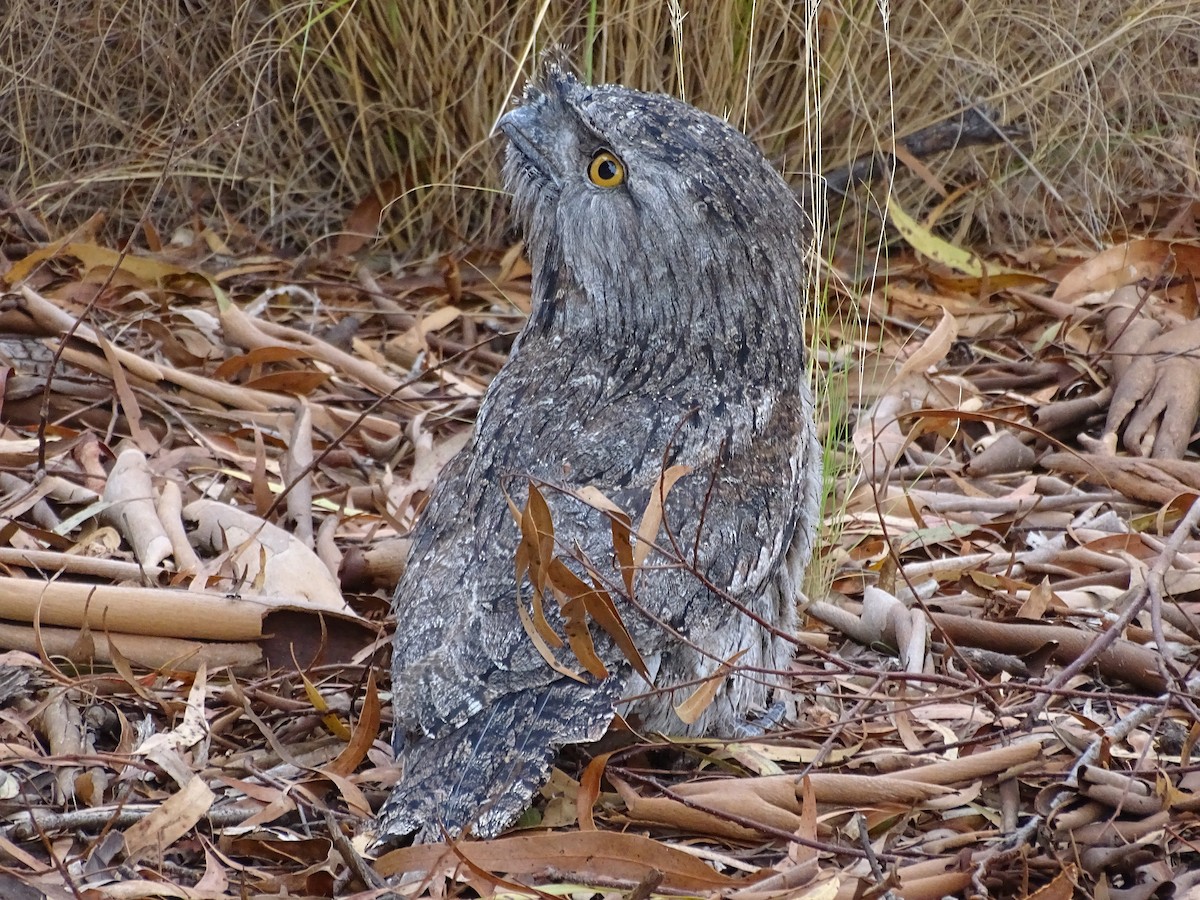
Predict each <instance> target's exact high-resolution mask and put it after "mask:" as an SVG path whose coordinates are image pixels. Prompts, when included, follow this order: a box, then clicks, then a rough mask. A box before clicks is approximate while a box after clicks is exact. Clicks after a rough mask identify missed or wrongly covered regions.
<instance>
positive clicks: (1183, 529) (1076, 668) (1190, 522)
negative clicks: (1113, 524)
mask: <svg viewBox="0 0 1200 900" xmlns="http://www.w3.org/2000/svg"><path fill="white" fill-rule="evenodd" d="M1198 522H1200V501H1197V502H1194V503H1192V505H1191V507H1190V508H1189V509H1188V511H1187V515H1185V516H1184V517H1183V518H1182V519H1180V520H1179V524H1178V525H1176V526H1175V531H1174V532H1173V533H1172V534H1171V539H1170V540H1169V541H1167V543H1166V546H1164V547H1163V552H1162V553H1161V554H1159V557H1158V560H1157V561H1156V562H1155V563H1154V565H1153V566H1152V567H1151V569H1150V571H1149V572H1148V573H1147V576H1146V581H1145V582H1144V583H1143V584H1142V586H1141V587H1140V588H1138V589H1137V591H1136V592H1135V594H1134V595H1133V596H1132V597H1130V600H1129V603H1128V605H1126V607H1125V611H1124V612H1122V613H1121V615H1120V616H1118V617H1117V619H1116V621H1115V622H1113V623H1112V625H1110V626H1109V627H1108V628H1107V629H1106V630H1104V631H1102V632H1100V634H1099V636H1097V638H1096V640H1094V641H1093V642H1092V643H1091V644H1090V645H1088V648H1087V649H1086V650H1085V651H1084V652H1083V653H1081V654H1080V655H1079V657H1078V658H1077V659H1076V660H1075V661H1074V662H1073V663H1071V664H1070V665H1069V666H1067V667H1066V668H1065V669H1063V670H1062V671H1061V672H1059V673H1058V676H1057V677H1056V678H1055V679H1054V680H1053V681H1051V682H1050V683H1049V684H1048V685H1046V687H1045V688H1044V690H1043V691H1042V693H1041V696H1039V697H1038V699H1036V700H1034V701H1033V703H1032V704H1030V707H1029V713H1030V715H1031V716H1034V717H1036V716H1037V715H1038V714H1039V713H1041V711H1042V710H1043V709H1045V708H1046V704H1047V703H1049V702H1050V698H1051V697H1052V696H1054V695H1055V694H1056V693H1058V692H1059V691H1061V690H1062V689H1063V688H1064V687H1066V685H1067V682H1069V681H1070V680H1071V679H1072V678H1074V677H1075V676H1076V675H1078V674H1079V673H1080V672H1082V671H1083V670H1084V669H1086V668H1087V667H1088V666H1090V665H1092V663H1094V662H1095V661H1096V659H1097V657H1099V656H1100V654H1101V653H1103V652H1104V651H1105V650H1107V649H1108V648H1109V647H1111V646H1112V644H1113V642H1114V641H1116V639H1117V638H1118V637H1120V636H1121V635H1122V634H1123V633H1124V632H1125V629H1126V628H1127V627H1128V626H1129V623H1130V622H1132V621H1133V620H1134V618H1135V617H1136V616H1137V614H1138V613H1140V612H1141V611H1142V609H1143V608H1144V607H1145V605H1146V602H1147V601H1148V600H1151V599H1153V600H1154V605H1156V606H1159V608H1160V610H1161V604H1162V596H1163V591H1164V583H1165V579H1166V573H1167V570H1168V569H1169V568H1171V564H1172V563H1173V562H1174V559H1175V556H1176V554H1177V553H1178V552H1179V548H1180V547H1182V546H1183V543H1184V541H1186V540H1187V539H1188V536H1189V535H1190V534H1191V533H1192V529H1193V528H1195V527H1196V524H1197V523H1198ZM1160 630H1161V623H1160ZM1156 640H1157V637H1156ZM1158 650H1159V653H1160V654H1162V653H1165V652H1166V649H1165V648H1164V647H1163V646H1161V645H1160V646H1159V648H1158Z"/></svg>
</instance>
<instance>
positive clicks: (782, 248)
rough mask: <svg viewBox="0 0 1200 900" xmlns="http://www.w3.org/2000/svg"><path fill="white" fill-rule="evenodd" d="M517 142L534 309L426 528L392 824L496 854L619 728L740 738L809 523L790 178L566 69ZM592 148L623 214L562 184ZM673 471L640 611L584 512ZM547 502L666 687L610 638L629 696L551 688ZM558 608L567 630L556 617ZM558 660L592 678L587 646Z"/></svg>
mask: <svg viewBox="0 0 1200 900" xmlns="http://www.w3.org/2000/svg"><path fill="white" fill-rule="evenodd" d="M632 113H636V114H637V115H636V116H635V115H632ZM502 128H503V129H504V131H505V133H506V134H507V135H508V136H509V139H510V143H511V149H510V153H509V158H508V163H507V165H506V176H507V178H508V181H509V184H510V186H511V187H512V188H513V191H514V202H515V208H516V211H517V214H518V216H519V217H520V218H521V219H522V220H523V222H524V224H525V227H526V234H527V240H528V251H529V255H530V258H531V261H532V263H533V266H534V274H533V296H534V298H535V301H534V304H535V305H534V309H533V312H532V314H531V316H530V319H529V322H528V323H527V325H526V327H525V329H524V330H523V331H522V333H521V335H520V337H519V338H518V340H517V343H516V345H515V346H514V348H513V351H512V355H511V357H510V358H509V360H508V362H507V363H506V364H505V365H504V367H503V368H502V369H501V371H500V373H499V374H498V375H497V376H496V378H495V380H494V381H493V383H492V385H491V386H490V388H489V389H488V392H487V395H486V397H485V399H484V402H483V404H482V406H481V409H480V413H479V418H478V421H477V423H476V427H475V432H474V436H473V438H472V440H471V442H470V443H469V444H468V445H467V447H466V448H464V450H463V451H462V452H461V453H460V454H459V456H458V457H456V458H455V459H454V460H453V461H452V462H451V464H450V465H449V466H448V467H447V469H446V470H445V472H444V473H443V475H442V477H441V479H440V481H439V483H438V485H437V487H436V489H435V491H434V493H433V496H432V498H431V499H430V502H429V504H428V505H427V507H426V509H425V511H424V513H423V514H422V518H421V521H420V524H419V526H418V529H417V531H416V534H415V536H414V542H413V546H412V549H411V552H410V555H409V564H408V569H407V571H406V572H405V574H404V577H403V579H402V580H401V582H400V584H399V586H398V587H397V590H396V597H395V603H394V608H395V614H396V619H397V630H396V639H395V651H394V660H393V673H392V674H393V703H394V710H395V722H396V726H395V728H396V731H395V744H396V749H397V753H398V756H399V759H400V761H401V764H402V765H403V766H404V769H405V773H404V777H403V780H402V782H401V783H400V785H399V786H398V787H397V789H396V792H395V793H394V794H393V796H392V797H391V798H390V799H389V801H388V803H387V804H386V805H385V808H384V810H383V811H382V812H381V816H380V831H381V833H382V834H384V835H402V834H406V833H412V832H414V831H415V832H418V839H431V838H436V837H438V836H439V834H440V829H441V828H442V827H445V828H446V829H447V830H448V831H449V832H450V833H457V832H458V831H459V830H461V829H463V828H465V827H467V826H470V827H471V828H472V830H473V831H474V833H475V834H476V835H479V836H488V835H491V834H494V833H497V832H498V831H499V830H502V829H503V828H504V827H505V826H506V825H507V824H509V823H510V822H511V821H512V819H513V818H515V817H516V816H517V815H519V814H520V812H521V811H522V810H523V809H524V808H525V806H527V805H528V802H529V798H530V797H531V796H532V793H533V792H534V791H535V790H536V789H537V787H538V786H539V785H540V784H541V782H542V781H543V780H544V779H545V777H546V775H547V773H548V771H549V767H550V765H551V763H552V761H553V758H554V755H555V753H556V751H557V749H558V748H559V747H561V746H563V745H564V744H568V743H575V742H583V741H591V740H595V739H597V738H598V737H599V736H600V735H601V734H603V732H604V730H605V728H606V727H607V726H608V724H609V722H610V721H611V720H612V718H613V715H614V712H616V711H619V712H621V714H622V715H623V716H625V717H626V718H627V719H628V720H629V721H630V722H631V723H633V724H634V725H635V726H638V727H641V728H643V729H646V730H656V731H663V732H667V733H672V734H713V735H720V734H722V733H728V732H730V731H731V730H732V729H733V728H734V727H735V725H736V724H737V723H739V722H740V721H742V720H743V719H744V717H745V716H746V715H747V713H749V712H750V711H751V710H752V709H754V708H755V707H760V706H762V705H763V704H764V703H765V701H766V699H767V696H768V693H769V691H770V688H771V685H773V684H777V683H779V682H780V680H781V676H782V674H783V673H786V670H787V667H788V660H789V658H790V655H791V644H790V642H789V641H788V640H787V639H786V638H785V637H783V636H782V635H784V634H786V633H788V632H789V631H791V630H792V629H793V628H794V626H795V608H794V602H795V597H796V592H797V590H798V587H799V580H800V578H801V577H802V573H803V569H804V566H805V564H806V563H807V561H808V558H809V555H810V553H811V549H812V542H813V532H814V528H815V525H816V518H817V515H818V511H817V504H818V493H817V492H818V490H819V487H820V471H821V470H820V456H819V447H818V446H817V444H816V441H815V437H814V429H813V411H812V400H811V397H810V394H809V391H808V388H807V375H806V370H805V362H804V353H803V346H804V339H803V328H802V322H801V316H800V302H801V285H802V272H801V256H800V252H799V249H798V247H797V242H798V241H799V240H800V239H801V238H802V235H803V232H804V229H803V227H802V216H801V212H800V210H799V208H798V207H797V205H796V203H795V201H794V199H793V198H792V194H791V192H790V190H789V189H788V188H787V186H786V185H785V184H784V183H783V181H782V180H781V179H780V178H779V176H778V175H777V174H776V173H775V172H774V171H773V170H772V169H771V168H770V167H769V166H768V165H767V163H766V162H765V161H764V160H763V159H762V157H761V155H759V154H758V152H757V151H756V150H754V149H753V147H752V145H750V144H749V142H748V141H746V140H745V138H743V137H742V136H740V135H738V134H737V133H736V132H734V131H732V129H730V128H729V127H728V126H726V125H725V124H724V123H722V122H720V121H719V120H717V119H715V118H713V117H711V116H708V115H706V114H704V113H701V112H699V111H697V110H695V109H693V108H691V107H688V106H686V105H684V104H681V103H679V102H677V101H674V100H671V99H670V98H666V97H661V96H658V95H650V94H642V93H639V92H636V91H631V90H628V89H625V88H621V87H612V86H608V87H601V88H588V87H585V86H583V85H581V84H579V83H578V82H576V81H575V80H574V79H573V78H571V77H570V76H568V75H565V74H564V73H562V72H561V71H559V70H557V69H554V68H551V69H549V70H547V72H546V73H545V74H544V75H543V77H542V80H541V82H540V83H539V84H538V85H536V86H534V87H531V89H530V90H529V92H527V96H526V100H525V103H524V104H523V105H522V106H521V107H519V108H518V109H517V110H515V111H514V112H513V113H510V114H509V115H508V116H507V117H506V120H505V121H504V122H503V123H502ZM596 146H603V147H606V148H609V149H610V150H612V152H614V153H616V154H619V156H620V158H621V160H622V161H623V163H624V166H625V168H626V170H627V173H628V174H627V181H626V184H625V186H626V188H627V189H626V190H625V192H624V193H621V194H618V193H617V192H615V191H612V190H609V191H596V190H594V189H590V186H588V185H578V184H574V183H573V182H572V179H573V178H574V176H575V174H576V161H578V163H579V166H578V168H580V169H581V168H582V167H583V166H584V165H586V162H587V159H588V156H589V154H592V153H594V152H595V148H596ZM678 465H684V466H688V467H690V469H691V471H690V473H689V474H687V475H685V476H683V477H682V478H681V479H680V480H679V481H678V482H676V483H675V485H674V486H673V487H672V488H671V489H670V491H669V492H668V494H667V499H666V505H665V515H664V523H665V525H664V528H662V529H660V532H659V535H658V539H657V543H658V545H659V547H661V548H662V549H663V550H664V551H666V552H652V553H651V555H650V556H649V558H648V559H647V560H646V563H645V565H644V566H643V567H642V569H641V570H640V571H639V572H638V575H637V579H636V583H635V592H634V597H633V598H632V599H630V598H627V597H624V596H622V590H621V587H620V586H621V585H622V579H621V577H620V572H619V570H618V568H617V565H616V561H615V556H614V552H613V543H612V542H613V538H612V535H611V532H610V529H609V524H608V520H607V518H606V517H605V516H604V514H603V513H601V512H600V511H598V510H597V509H595V508H594V507H592V506H589V505H588V504H586V503H584V502H582V501H581V500H579V499H578V498H577V496H575V493H576V492H577V491H578V490H579V489H581V488H585V487H591V488H595V489H598V490H599V491H600V492H601V493H602V494H603V495H604V496H605V497H606V498H607V499H608V500H609V501H611V502H613V503H615V504H616V505H617V506H619V507H620V508H622V509H623V510H625V511H626V512H627V513H629V514H630V515H631V516H632V517H633V519H634V520H635V522H636V520H637V519H638V518H639V517H640V515H641V513H642V511H643V510H645V508H646V506H647V504H648V501H649V499H650V494H651V491H652V490H653V489H654V487H655V485H656V484H657V483H658V480H659V477H660V474H661V473H662V471H663V470H664V468H666V467H670V466H678ZM531 480H532V481H533V483H535V484H538V485H539V486H540V488H539V489H540V492H541V494H542V495H543V497H544V498H545V500H546V501H547V504H548V506H549V508H550V511H551V517H552V520H553V523H554V527H555V532H556V545H557V546H556V551H557V553H558V555H559V556H560V558H562V559H564V560H565V561H568V564H569V565H571V566H572V568H574V569H575V570H576V572H577V573H579V574H583V572H584V570H583V568H582V567H581V566H580V565H579V563H578V562H577V561H575V562H572V561H571V560H572V557H574V558H575V559H576V560H578V559H579V558H584V559H587V560H588V561H589V564H590V565H591V566H592V567H593V568H594V569H595V570H596V571H597V572H598V574H599V575H600V576H601V578H602V579H603V580H604V581H605V583H606V584H608V585H609V586H610V588H611V590H610V593H611V594H612V595H613V597H614V599H615V600H616V604H617V608H618V611H619V613H620V616H621V619H622V621H623V623H624V625H625V627H626V628H627V629H628V630H629V632H630V634H631V636H632V638H633V640H634V642H635V643H636V644H637V646H638V649H639V651H640V653H641V654H642V656H643V658H644V659H645V661H646V663H647V665H648V667H649V669H650V671H651V675H652V677H653V684H654V687H655V688H656V689H657V690H654V691H649V692H648V688H647V686H646V684H645V683H644V682H643V681H642V679H641V678H640V677H638V676H635V675H633V674H632V667H631V666H630V664H629V661H628V660H627V658H626V657H625V655H624V654H623V653H622V652H621V651H620V649H619V648H617V647H616V646H615V644H614V642H613V641H612V640H611V639H610V638H609V637H608V636H607V635H606V634H605V633H604V632H603V631H602V630H601V629H600V628H599V627H598V626H596V625H595V624H593V625H592V627H591V633H592V637H593V639H594V641H595V644H596V651H597V654H598V655H599V657H600V658H601V659H602V660H603V661H604V663H605V664H606V666H607V668H608V670H609V671H610V673H611V675H610V677H609V678H608V679H606V680H605V681H603V682H602V683H597V682H596V680H595V679H594V678H590V677H588V676H584V682H585V683H580V681H577V680H574V679H571V678H569V677H567V676H564V675H562V674H560V672H558V671H555V669H554V668H552V667H551V666H550V665H548V664H547V662H546V660H545V659H544V658H543V656H542V654H541V653H540V652H539V650H538V649H537V647H536V646H535V644H534V642H533V640H532V639H531V638H530V636H529V634H528V633H527V632H526V630H525V628H524V626H523V625H522V624H521V621H520V619H519V617H518V614H517V602H518V601H517V585H516V579H515V562H514V560H515V554H516V549H517V546H518V543H519V531H518V528H517V525H516V524H515V522H514V520H513V516H512V513H511V511H510V507H509V499H510V498H511V500H512V501H513V502H515V503H516V505H517V506H518V507H521V506H523V505H524V504H525V501H526V495H527V485H528V484H529V483H530V481H531ZM531 590H532V588H531V587H530V586H529V584H528V582H526V583H525V584H524V585H523V587H522V596H523V597H524V598H525V599H524V601H523V602H524V603H526V605H528V602H529V601H528V598H529V595H530V592H531ZM543 608H544V609H545V610H547V612H548V614H549V616H550V619H551V622H552V624H555V625H556V626H557V627H558V628H559V629H560V631H561V621H559V620H558V618H557V616H556V615H555V610H556V601H555V600H554V599H553V598H552V597H549V596H548V597H547V598H546V599H545V601H544V603H543ZM555 654H556V657H557V659H558V661H559V663H560V664H561V665H562V666H563V667H565V668H567V669H570V670H572V671H576V672H579V673H583V671H584V667H583V666H582V665H580V664H579V661H578V660H576V659H575V658H574V657H573V655H572V653H571V651H570V649H569V647H567V646H564V647H561V648H558V649H557V650H556V651H555ZM737 654H740V656H737V660H736V664H735V666H734V673H733V674H731V675H730V676H729V677H728V678H726V680H725V681H724V682H723V684H722V685H721V688H720V690H719V692H718V696H717V698H716V699H715V701H714V702H713V703H712V704H711V705H710V706H709V707H708V708H707V709H706V710H705V711H704V713H703V714H702V715H701V716H700V718H699V719H698V720H697V721H696V722H694V723H693V724H691V725H690V726H689V725H685V724H684V723H683V722H681V721H680V720H679V718H678V717H677V716H676V715H675V713H674V711H673V706H674V704H677V703H678V702H680V701H681V700H683V699H684V698H685V697H687V696H688V695H689V694H690V693H691V692H692V691H694V690H695V687H696V681H697V679H701V678H704V677H706V676H709V675H712V674H713V673H714V672H715V671H716V670H717V668H718V666H719V665H720V664H721V663H722V661H725V660H729V659H731V658H733V657H734V656H735V655H737ZM677 686H678V687H677ZM676 687H677V689H676V690H672V688H676ZM633 695H638V698H637V699H635V700H633V701H632V702H628V703H627V702H623V698H625V697H628V696H633Z"/></svg>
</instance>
